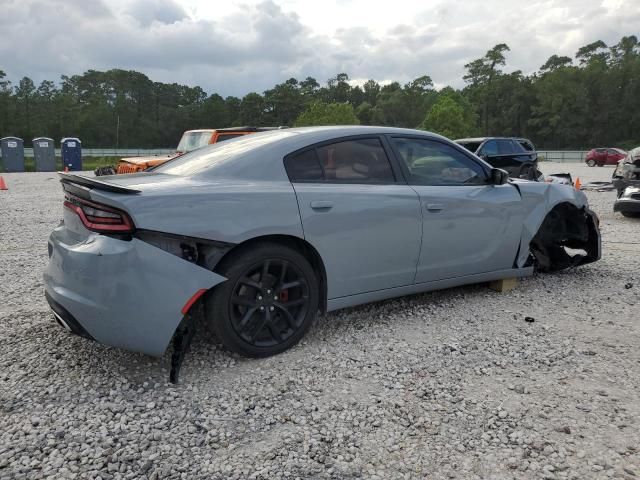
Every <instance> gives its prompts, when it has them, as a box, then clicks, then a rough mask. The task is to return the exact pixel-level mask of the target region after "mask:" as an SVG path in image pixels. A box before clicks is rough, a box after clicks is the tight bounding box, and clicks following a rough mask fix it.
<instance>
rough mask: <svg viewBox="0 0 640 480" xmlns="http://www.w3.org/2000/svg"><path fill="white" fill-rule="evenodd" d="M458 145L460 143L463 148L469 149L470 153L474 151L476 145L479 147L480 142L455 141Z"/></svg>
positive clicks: (476, 148)
mask: <svg viewBox="0 0 640 480" xmlns="http://www.w3.org/2000/svg"><path fill="white" fill-rule="evenodd" d="M456 143H457V144H458V145H462V146H463V147H464V148H466V149H467V150H469V151H470V152H471V153H476V150H478V147H480V143H481V142H456Z"/></svg>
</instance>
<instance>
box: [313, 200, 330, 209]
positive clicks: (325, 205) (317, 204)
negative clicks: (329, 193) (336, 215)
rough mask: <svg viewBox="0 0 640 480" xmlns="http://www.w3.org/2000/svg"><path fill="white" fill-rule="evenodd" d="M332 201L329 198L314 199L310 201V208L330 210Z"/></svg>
mask: <svg viewBox="0 0 640 480" xmlns="http://www.w3.org/2000/svg"><path fill="white" fill-rule="evenodd" d="M332 207H333V202H332V201H330V200H314V201H312V202H311V208H313V209H314V210H331V208H332Z"/></svg>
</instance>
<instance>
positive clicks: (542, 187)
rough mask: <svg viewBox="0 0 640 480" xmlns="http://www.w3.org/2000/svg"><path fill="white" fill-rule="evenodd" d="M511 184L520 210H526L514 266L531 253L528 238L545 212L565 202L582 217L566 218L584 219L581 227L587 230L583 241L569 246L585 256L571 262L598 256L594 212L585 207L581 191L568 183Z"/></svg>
mask: <svg viewBox="0 0 640 480" xmlns="http://www.w3.org/2000/svg"><path fill="white" fill-rule="evenodd" d="M514 183H515V184H516V186H517V187H518V189H519V190H520V193H521V195H522V204H523V209H524V211H525V212H529V213H528V215H527V216H526V217H525V218H524V221H523V227H522V236H521V238H520V249H519V251H518V256H517V258H516V262H515V264H516V265H515V266H516V267H517V268H522V267H524V266H525V265H526V264H527V262H528V260H529V257H530V253H531V250H530V245H531V242H532V240H533V239H534V237H535V236H536V234H538V232H539V231H540V227H541V226H542V224H543V222H544V221H545V218H546V217H547V215H548V214H549V213H550V212H551V211H552V210H553V209H554V208H556V207H558V206H559V205H561V204H569V205H572V206H573V207H575V209H572V212H573V213H572V215H573V214H574V213H575V214H576V215H580V216H581V217H582V218H580V219H570V220H571V221H572V222H584V228H585V229H586V232H587V233H586V238H584V244H583V245H582V244H581V245H575V246H573V247H572V248H578V247H582V248H583V249H584V250H585V251H586V253H587V255H586V256H582V257H581V260H580V261H579V262H577V263H574V264H584V263H589V262H594V261H596V260H598V259H599V258H600V253H601V245H600V233H599V230H598V219H597V217H596V215H595V213H593V212H592V211H591V210H589V208H588V202H587V197H586V196H585V194H584V193H582V192H580V191H578V190H575V189H574V188H573V187H572V186H569V185H561V184H550V183H539V182H514ZM541 197H542V198H541ZM541 200H542V201H541ZM566 266H569V265H566ZM560 268H564V267H560Z"/></svg>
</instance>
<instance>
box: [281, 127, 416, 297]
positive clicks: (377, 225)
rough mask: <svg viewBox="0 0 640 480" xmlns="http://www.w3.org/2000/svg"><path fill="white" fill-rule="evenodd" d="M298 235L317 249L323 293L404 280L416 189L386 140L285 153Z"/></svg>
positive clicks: (411, 261) (409, 270)
mask: <svg viewBox="0 0 640 480" xmlns="http://www.w3.org/2000/svg"><path fill="white" fill-rule="evenodd" d="M285 166H286V168H287V173H288V175H289V178H290V179H291V181H292V183H293V186H294V189H295V192H296V195H297V198H298V206H299V208H300V216H301V218H302V226H303V229H304V236H305V239H306V240H307V241H309V242H310V243H311V244H312V245H313V246H314V247H315V248H316V249H317V250H318V252H319V253H320V256H321V257H322V259H323V261H324V264H325V268H326V273H327V280H328V281H327V288H328V298H329V299H333V298H338V297H344V296H348V295H354V294H358V293H364V292H371V291H375V290H382V289H386V288H392V287H399V286H404V285H410V284H412V283H413V281H414V277H415V270H416V264H417V261H418V255H419V252H420V240H421V235H422V214H421V208H420V201H419V198H418V195H417V194H416V192H415V191H414V190H413V189H412V188H411V187H409V186H408V185H407V184H406V182H404V180H401V178H402V176H401V173H400V171H399V170H398V167H397V166H395V167H393V166H392V164H391V162H390V161H389V147H388V144H387V143H386V140H384V139H382V138H380V137H378V136H365V137H360V136H359V137H349V138H345V139H341V140H339V141H333V142H329V143H326V142H325V143H323V144H319V145H317V146H314V147H313V148H308V149H306V150H303V151H298V152H296V153H294V154H292V155H289V156H287V157H286V158H285Z"/></svg>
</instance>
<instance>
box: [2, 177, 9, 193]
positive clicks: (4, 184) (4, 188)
mask: <svg viewBox="0 0 640 480" xmlns="http://www.w3.org/2000/svg"><path fill="white" fill-rule="evenodd" d="M0 190H9V189H8V188H7V184H6V183H4V178H2V176H0Z"/></svg>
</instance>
